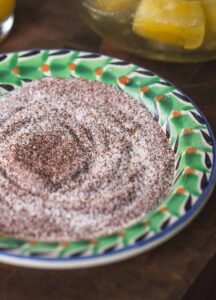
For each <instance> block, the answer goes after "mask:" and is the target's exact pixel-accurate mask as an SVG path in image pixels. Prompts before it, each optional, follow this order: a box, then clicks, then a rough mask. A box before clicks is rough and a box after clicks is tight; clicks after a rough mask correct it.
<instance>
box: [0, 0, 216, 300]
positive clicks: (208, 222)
mask: <svg viewBox="0 0 216 300" xmlns="http://www.w3.org/2000/svg"><path fill="white" fill-rule="evenodd" d="M74 1H79V0H74ZM74 1H72V0H61V1H59V0H37V1H35V0H18V5H17V10H16V22H15V26H14V29H13V31H12V34H11V35H10V37H9V38H8V40H7V41H6V42H5V43H4V44H2V45H0V51H1V52H2V51H13V50H21V49H28V48H35V47H36V48H37V47H39V48H61V47H67V48H80V49H85V50H96V51H101V52H103V53H105V54H111V55H115V56H117V57H119V58H127V59H129V60H130V61H132V62H134V63H136V64H139V65H141V66H145V67H147V68H150V69H152V70H153V71H156V72H158V73H160V74H161V75H163V76H165V77H166V78H168V79H170V80H171V81H173V82H174V83H175V84H176V85H178V86H179V87H180V88H181V89H183V90H184V91H185V92H187V93H188V94H189V95H190V96H191V97H192V98H193V99H194V101H195V102H196V103H197V104H198V105H199V106H200V108H201V109H202V110H203V112H204V113H205V115H206V117H207V118H208V120H209V122H210V124H211V126H212V128H213V130H214V132H216V62H209V63H200V64H168V63H159V62H155V61H150V60H145V59H143V58H139V57H136V56H133V55H128V54H126V53H125V52H123V51H120V50H116V48H115V47H114V46H111V45H110V44H109V43H108V42H106V41H103V40H101V39H100V38H99V37H98V36H97V35H95V34H94V33H93V32H92V31H91V30H90V29H88V28H87V27H86V26H85V25H84V24H83V23H82V21H81V20H80V19H79V17H78V16H77V13H76V12H75V11H74V7H73V2H74ZM215 225H216V192H214V193H213V195H212V196H211V198H210V200H209V202H208V204H207V205H206V207H205V208H204V209H203V211H202V212H201V214H200V215H199V216H198V217H197V219H196V220H195V221H194V222H193V223H192V224H191V225H190V226H188V227H187V228H186V229H185V230H184V231H183V232H182V233H180V234H179V235H178V236H176V237H175V238H173V239H172V240H170V241H169V242H167V243H166V244H164V245H162V246H160V247H158V248H157V249H155V250H153V251H150V252H148V253H146V254H143V255H140V256H138V257H136V258H133V259H130V260H128V261H124V262H121V263H117V264H113V265H109V266H105V267H98V268H94V269H84V270H75V271H74V270H71V271H41V270H31V269H24V268H17V267H11V266H7V265H3V264H2V265H0V299H1V300H13V299H14V300H20V299H26V300H27V299H28V300H29V299H31V300H36V299H37V300H41V299H44V300H49V299H52V300H55V299H56V300H57V299H61V300H65V299H76V300H79V299H88V300H91V299H94V300H95V299H97V300H98V299H99V300H100V299H103V300H107V299H113V300H115V299H123V300H129V299H133V300H138V299H146V300H163V299H166V300H180V299H181V300H182V299H184V300H192V299H196V300H201V299H202V300H213V299H216V286H215V278H216V226H215Z"/></svg>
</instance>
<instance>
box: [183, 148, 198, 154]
mask: <svg viewBox="0 0 216 300" xmlns="http://www.w3.org/2000/svg"><path fill="white" fill-rule="evenodd" d="M185 152H186V154H194V153H196V152H197V149H195V148H192V147H189V148H187V149H186V151H185Z"/></svg>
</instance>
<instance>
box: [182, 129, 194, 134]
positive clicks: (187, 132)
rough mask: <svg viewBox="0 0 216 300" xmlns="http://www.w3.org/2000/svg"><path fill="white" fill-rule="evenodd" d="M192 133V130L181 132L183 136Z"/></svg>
mask: <svg viewBox="0 0 216 300" xmlns="http://www.w3.org/2000/svg"><path fill="white" fill-rule="evenodd" d="M192 132H193V130H192V129H185V130H184V131H183V134H190V133H192Z"/></svg>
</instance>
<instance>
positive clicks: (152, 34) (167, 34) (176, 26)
mask: <svg viewBox="0 0 216 300" xmlns="http://www.w3.org/2000/svg"><path fill="white" fill-rule="evenodd" d="M133 31H134V32H135V33H136V34H137V35H139V36H141V37H144V38H147V39H151V40H155V41H159V42H164V43H169V44H172V45H176V46H181V47H183V48H185V49H197V48H199V47H200V46H201V45H202V43H203V40H204V36H205V15H204V11H203V8H202V4H201V2H198V1H196V2H194V1H185V0H142V1H141V3H140V4H139V6H138V9H137V11H136V14H135V18H134V23H133Z"/></svg>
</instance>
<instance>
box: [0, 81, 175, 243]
mask: <svg viewBox="0 0 216 300" xmlns="http://www.w3.org/2000/svg"><path fill="white" fill-rule="evenodd" d="M173 172H174V153H173V152H172V150H171V149H170V147H169V144H168V140H167V138H166V136H165V134H164V133H163V131H162V130H161V128H160V126H159V125H158V123H157V122H156V121H154V120H153V118H152V117H151V116H150V115H149V113H148V112H147V111H146V109H145V108H144V107H142V106H141V105H140V104H139V103H137V102H135V101H134V100H133V99H132V98H130V97H129V96H127V95H126V94H125V93H123V92H120V91H118V90H116V89H114V88H113V87H111V86H106V85H104V84H102V83H99V82H96V81H86V80H84V79H73V78H71V79H54V78H46V79H40V80H37V81H34V82H32V83H28V84H25V85H24V86H23V87H21V88H19V89H17V90H15V91H14V92H12V93H10V94H8V95H6V96H4V97H2V98H1V101H0V199H1V200H0V210H1V214H0V229H1V231H2V232H4V233H5V234H9V235H14V236H17V237H22V238H30V239H39V240H77V239H88V238H93V237H97V236H99V235H102V234H108V233H111V232H113V231H116V230H121V229H122V228H123V227H125V226H127V225H129V224H131V223H132V222H134V221H136V220H137V219H138V218H139V217H140V216H142V215H144V214H145V213H147V212H149V211H150V210H151V209H152V208H154V207H155V206H156V205H157V204H158V202H159V201H160V200H161V199H163V198H164V197H165V195H166V194H167V192H168V190H169V188H170V186H171V183H172V180H173Z"/></svg>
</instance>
